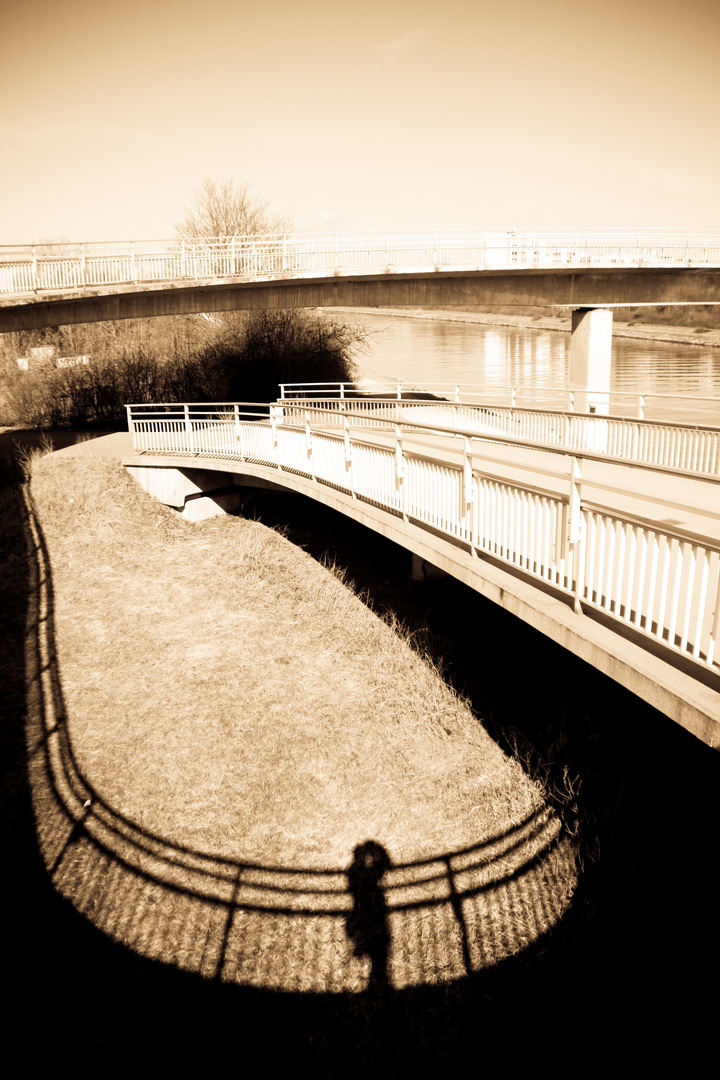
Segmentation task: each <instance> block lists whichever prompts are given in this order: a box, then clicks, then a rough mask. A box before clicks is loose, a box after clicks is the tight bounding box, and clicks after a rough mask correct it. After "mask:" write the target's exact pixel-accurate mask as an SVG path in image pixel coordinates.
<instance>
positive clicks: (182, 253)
mask: <svg viewBox="0 0 720 1080" xmlns="http://www.w3.org/2000/svg"><path fill="white" fill-rule="evenodd" d="M186 274H187V264H186V262H185V241H184V240H181V241H180V277H181V278H184V277H185V275H186Z"/></svg>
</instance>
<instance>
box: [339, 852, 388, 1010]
mask: <svg viewBox="0 0 720 1080" xmlns="http://www.w3.org/2000/svg"><path fill="white" fill-rule="evenodd" d="M391 866H392V863H391V861H390V856H389V855H388V853H387V851H386V850H385V848H384V847H383V846H382V844H377V843H376V842H375V841H374V840H366V841H365V842H364V843H363V844H358V845H357V846H356V848H355V850H354V852H353V861H352V863H351V865H350V868H349V870H348V872H347V878H348V889H349V892H350V895H351V896H352V901H353V907H352V911H351V912H350V914H349V915H348V916H347V921H346V928H347V935H348V937H349V938H350V940H351V941H352V942H353V951H354V953H355V955H356V956H367V957H368V958H369V960H370V978H369V980H368V985H367V989H368V993H370V994H381V993H382V992H383V991H385V990H386V989H387V988H388V987H389V985H390V980H389V976H388V957H389V947H390V931H389V927H388V917H387V905H386V903H385V894H384V892H383V889H382V886H381V885H380V881H381V879H382V877H383V875H384V874H385V872H386V871H387V870H388V869H389V868H390V867H391Z"/></svg>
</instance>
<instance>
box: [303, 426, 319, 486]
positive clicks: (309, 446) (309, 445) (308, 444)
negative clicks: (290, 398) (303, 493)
mask: <svg viewBox="0 0 720 1080" xmlns="http://www.w3.org/2000/svg"><path fill="white" fill-rule="evenodd" d="M303 411H304V415H305V450H306V452H307V457H308V464H309V466H310V475H311V476H312V478H313V480H315V479H317V477H316V476H315V467H314V464H313V436H312V431H311V430H310V414H309V413H308V410H307V409H304V410H303Z"/></svg>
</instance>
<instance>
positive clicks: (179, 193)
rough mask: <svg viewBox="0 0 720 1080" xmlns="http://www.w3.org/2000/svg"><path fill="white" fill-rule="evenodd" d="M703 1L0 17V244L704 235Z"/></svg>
mask: <svg viewBox="0 0 720 1080" xmlns="http://www.w3.org/2000/svg"><path fill="white" fill-rule="evenodd" d="M718 55H720V3H718V2H717V0H683V2H682V3H681V2H680V0H674V2H672V3H671V2H669V0H603V2H602V3H598V2H597V0H594V2H589V0H498V2H495V3H487V2H485V0H444V2H442V3H441V2H440V0H432V2H428V0H362V2H361V3H357V4H354V5H352V4H349V3H343V2H342V0H340V2H338V0H292V2H289V0H235V2H230V0H203V2H202V3H200V2H198V0H193V2H192V3H191V2H189V0H123V2H122V3H119V4H111V3H107V2H101V3H98V0H50V2H48V0H0V176H1V178H2V179H1V183H0V191H1V192H2V198H1V199H0V245H3V244H24V243H35V242H39V241H48V240H59V239H67V240H70V241H91V240H133V239H136V240H149V239H163V238H168V237H171V236H172V235H173V234H174V229H175V225H176V224H177V223H178V222H179V221H181V220H182V218H183V216H184V214H185V212H186V210H187V208H189V206H190V204H191V202H192V198H193V193H194V191H195V190H196V189H197V188H198V186H199V185H200V184H201V183H202V181H203V180H204V179H205V178H206V177H210V178H212V179H214V180H216V181H218V182H222V181H226V180H232V181H234V182H235V183H237V184H240V183H246V182H248V183H250V184H251V186H252V190H253V191H254V192H255V193H256V194H257V195H259V196H262V197H263V198H265V199H267V200H268V201H269V203H270V205H271V208H272V209H273V210H274V211H277V212H279V213H292V214H293V216H294V222H295V227H296V229H297V230H298V231H302V232H333V231H339V232H348V231H356V230H357V231H365V230H385V229H391V230H399V229H435V228H439V229H443V228H445V229H463V228H468V229H469V228H478V227H486V226H487V227H527V226H530V227H531V226H536V227H559V226H582V227H587V226H594V227H601V226H606V227H612V226H617V227H629V226H632V227H648V228H651V227H654V228H686V227H708V228H716V227H720V123H719V120H718V114H719V113H720V62H719V61H718Z"/></svg>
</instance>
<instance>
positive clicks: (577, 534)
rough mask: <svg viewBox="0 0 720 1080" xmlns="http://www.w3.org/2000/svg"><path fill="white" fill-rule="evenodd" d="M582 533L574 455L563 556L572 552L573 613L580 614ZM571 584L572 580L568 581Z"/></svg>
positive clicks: (579, 482) (579, 480) (579, 477)
mask: <svg viewBox="0 0 720 1080" xmlns="http://www.w3.org/2000/svg"><path fill="white" fill-rule="evenodd" d="M584 539H585V538H584V535H583V517H582V473H581V471H580V462H579V461H578V459H577V458H576V457H573V458H571V465H570V495H569V499H568V509H567V533H566V537H565V556H566V558H567V557H569V556H570V553H571V549H572V553H573V571H574V574H575V586H574V589H573V592H574V596H575V603H574V607H575V613H576V615H582V592H583V577H584V575H585V543H584ZM570 584H571V585H572V580H571V582H570Z"/></svg>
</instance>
